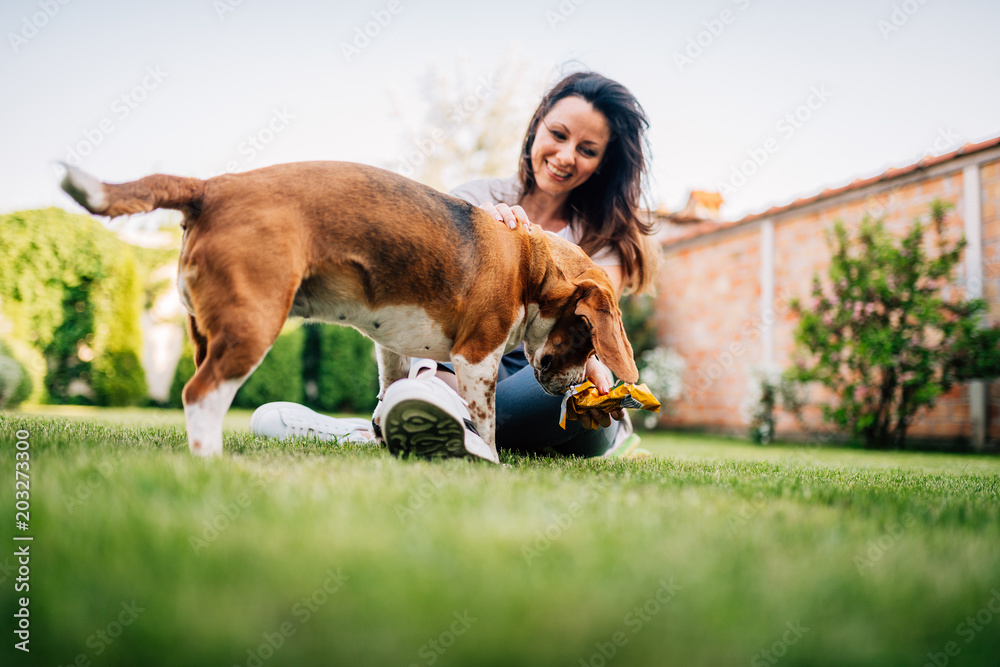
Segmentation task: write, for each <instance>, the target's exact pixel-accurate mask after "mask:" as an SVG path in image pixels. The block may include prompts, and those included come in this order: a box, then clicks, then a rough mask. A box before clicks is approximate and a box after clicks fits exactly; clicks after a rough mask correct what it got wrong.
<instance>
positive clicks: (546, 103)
mask: <svg viewBox="0 0 1000 667" xmlns="http://www.w3.org/2000/svg"><path fill="white" fill-rule="evenodd" d="M571 95H575V96H577V97H580V98H582V99H584V100H586V101H587V102H590V104H591V105H592V106H593V107H594V109H596V110H597V111H599V112H601V114H603V116H604V118H605V119H606V120H607V122H608V127H609V128H610V130H611V139H610V140H609V141H608V146H607V149H606V151H605V153H604V158H603V159H602V160H601V165H600V167H598V169H597V171H596V172H595V173H594V174H593V175H591V177H590V178H589V179H587V181H586V182H584V183H583V184H582V185H580V186H579V187H577V188H576V189H574V190H573V191H572V192H570V195H569V201H568V202H567V204H568V206H569V208H570V210H569V213H571V214H576V215H577V216H579V218H580V219H581V220H582V221H583V223H584V224H583V228H582V229H581V230H580V233H581V237H580V247H581V248H583V250H584V251H585V252H586V253H587V254H588V255H593V254H594V253H596V252H597V251H598V250H600V249H601V248H603V247H605V246H609V245H610V246H611V247H613V248H614V249H615V250H617V251H618V253H619V254H620V255H621V259H622V274H623V276H622V277H623V287H625V288H627V289H629V290H630V291H634V292H644V291H646V290H647V289H648V288H650V287H651V285H652V284H653V281H654V280H655V278H656V265H657V263H658V261H657V260H658V259H659V252H658V249H657V248H656V247H655V245H654V244H653V243H652V242H651V239H649V238H648V237H649V235H650V234H652V233H653V231H654V230H653V226H652V224H651V223H650V222H647V221H645V220H644V219H643V218H642V217H640V203H639V201H640V198H641V194H642V182H643V178H644V176H645V175H646V157H645V151H644V148H645V147H646V143H647V142H646V128H648V127H649V120H648V119H647V118H646V112H645V111H643V110H642V106H640V105H639V102H638V100H636V99H635V96H634V95H632V93H631V92H629V90H628V89H627V88H626V87H625V86H623V85H621V84H620V83H618V82H617V81H612V80H611V79H609V78H607V77H605V76H602V75H600V74H597V73H596V72H577V73H575V74H570V75H569V76H567V77H566V78H565V79H563V80H562V81H560V82H559V83H557V84H556V85H555V86H554V87H553V88H552V90H550V91H549V92H548V93H546V94H545V97H543V98H542V101H541V103H540V104H539V105H538V108H537V109H536V110H535V115H534V116H532V118H531V122H530V123H529V124H528V131H527V133H526V134H525V135H524V144H523V145H522V147H521V162H520V165H519V166H518V170H517V176H518V179H519V180H520V181H521V188H522V189H521V192H522V193H523V194H522V196H524V195H525V194H528V193H531V192H533V191H534V189H535V187H536V182H535V173H534V170H533V169H532V166H531V147H532V145H533V144H534V143H535V135H536V134H537V132H538V125H539V123H541V121H542V119H543V118H545V116H546V115H547V114H548V113H549V111H550V110H551V109H552V107H553V106H555V104H556V102H558V101H559V100H561V99H563V98H565V97H569V96H571ZM647 218H648V216H647Z"/></svg>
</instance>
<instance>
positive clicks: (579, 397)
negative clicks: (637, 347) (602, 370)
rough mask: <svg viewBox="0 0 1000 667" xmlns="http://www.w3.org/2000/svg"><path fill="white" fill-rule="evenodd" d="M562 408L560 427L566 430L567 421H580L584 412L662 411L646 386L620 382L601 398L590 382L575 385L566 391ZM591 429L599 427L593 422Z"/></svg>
mask: <svg viewBox="0 0 1000 667" xmlns="http://www.w3.org/2000/svg"><path fill="white" fill-rule="evenodd" d="M562 400H563V402H562V408H561V409H560V412H559V425H560V426H562V427H563V428H566V420H567V419H579V418H580V414H581V413H582V412H583V411H584V410H592V409H595V408H596V409H597V410H604V411H605V412H611V411H612V410H617V409H618V408H642V409H643V410H650V411H652V412H659V411H660V402H659V401H658V400H656V398H655V397H654V396H653V394H652V393H650V391H649V387H647V386H646V385H645V384H631V383H628V382H619V383H618V384H616V385H615V386H614V387H612V388H611V391H609V392H608V393H606V394H604V395H603V396H601V395H600V394H599V393H597V387H595V386H594V383H593V382H591V381H590V380H587V381H585V382H583V383H581V384H578V385H574V386H572V387H570V388H569V389H567V390H566V394H565V395H564V396H563V399H562ZM591 428H593V429H595V430H596V429H597V428H598V425H597V424H596V423H594V422H591Z"/></svg>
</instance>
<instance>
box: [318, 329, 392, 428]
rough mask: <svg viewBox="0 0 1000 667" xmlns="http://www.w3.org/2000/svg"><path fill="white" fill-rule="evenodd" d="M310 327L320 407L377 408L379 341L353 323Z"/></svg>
mask: <svg viewBox="0 0 1000 667" xmlns="http://www.w3.org/2000/svg"><path fill="white" fill-rule="evenodd" d="M308 329H309V331H310V334H311V335H312V336H314V340H315V341H316V354H317V358H316V364H315V369H316V376H315V382H316V391H317V395H316V399H315V405H316V407H317V408H318V409H320V410H324V411H326V412H359V413H369V412H371V411H373V410H374V409H375V405H376V403H378V364H377V363H376V361H375V344H374V343H373V342H372V341H371V340H370V339H368V338H365V337H364V336H362V335H361V334H360V333H358V332H357V331H355V330H354V329H351V328H350V327H341V326H336V325H321V326H311V327H309V328H308Z"/></svg>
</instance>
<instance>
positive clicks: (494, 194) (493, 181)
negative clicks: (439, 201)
mask: <svg viewBox="0 0 1000 667" xmlns="http://www.w3.org/2000/svg"><path fill="white" fill-rule="evenodd" d="M448 194H450V195H451V196H453V197H458V198H459V199H464V200H465V201H467V202H469V203H470V204H472V205H473V206H479V205H480V204H482V203H483V202H491V203H493V204H509V205H512V206H513V205H514V204H516V203H517V200H518V199H520V198H521V182H520V181H519V180H517V176H511V177H510V178H483V179H479V180H475V181H469V182H468V183H463V184H462V185H460V186H458V187H457V188H455V189H454V190H452V191H451V192H449V193H448ZM581 224H582V223H581V222H580V221H579V220H578V219H577V218H575V217H574V218H573V220H571V221H570V224H568V225H566V226H565V227H563V228H562V229H560V230H559V231H558V232H553V234H555V235H556V236H561V237H562V238H564V239H566V240H567V241H571V242H573V243H575V244H576V245H580V236H581V234H580V225H581ZM591 259H592V260H593V261H594V264H597V265H598V266H621V265H622V260H621V256H620V255H619V254H618V251H617V250H615V249H614V248H612V247H611V246H605V247H603V248H601V249H600V250H598V251H597V252H596V253H594V255H593V256H592V257H591Z"/></svg>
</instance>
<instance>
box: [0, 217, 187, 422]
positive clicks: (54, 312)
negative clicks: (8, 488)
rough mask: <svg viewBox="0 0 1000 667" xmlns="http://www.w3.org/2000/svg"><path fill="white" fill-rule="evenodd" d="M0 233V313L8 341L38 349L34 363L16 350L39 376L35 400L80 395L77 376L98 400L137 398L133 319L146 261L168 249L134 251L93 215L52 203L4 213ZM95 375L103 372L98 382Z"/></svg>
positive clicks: (141, 297) (141, 392)
mask: <svg viewBox="0 0 1000 667" xmlns="http://www.w3.org/2000/svg"><path fill="white" fill-rule="evenodd" d="M0 234H2V237H3V239H4V242H3V244H0V309H2V315H3V319H4V320H5V321H9V322H11V323H12V330H11V332H10V339H11V342H17V343H19V344H21V346H23V345H27V346H30V347H31V348H34V350H36V351H37V352H38V353H40V354H41V355H43V358H44V364H36V363H34V362H35V359H30V360H28V359H25V358H24V357H25V356H31V357H34V355H33V354H28V355H25V354H19V357H20V358H19V360H20V361H21V362H22V364H25V363H27V362H29V361H30V362H31V364H30V365H31V369H30V372H29V374H30V375H36V374H37V375H38V376H39V377H40V378H41V379H42V381H41V382H39V383H38V385H39V386H44V389H45V391H44V393H42V394H41V395H40V396H39V397H38V398H40V399H42V400H49V401H54V402H69V401H74V402H75V401H80V400H81V398H80V397H79V396H71V395H70V394H71V390H70V387H71V385H72V384H73V382H74V381H75V380H79V381H82V382H84V383H91V385H90V386H91V388H92V389H94V400H96V401H97V402H98V403H107V402H109V401H114V402H115V403H116V404H119V403H122V402H125V403H134V402H138V401H141V400H143V399H145V395H146V385H145V375H144V373H143V371H142V367H141V364H139V363H137V361H138V359H140V358H141V354H142V339H141V334H140V331H139V317H140V315H141V311H142V306H143V303H144V302H145V301H146V300H148V299H149V298H150V295H148V294H146V290H145V283H146V282H148V268H149V267H147V266H144V264H146V265H148V264H149V263H150V261H152V260H155V261H159V262H162V261H165V258H166V257H167V255H168V254H169V253H164V252H162V251H146V250H144V249H138V248H133V247H132V246H130V245H128V244H126V243H124V242H122V241H120V240H119V239H118V238H116V237H115V235H114V234H112V233H111V232H109V231H108V230H106V229H104V227H102V226H101V224H100V223H98V222H97V221H96V220H94V219H93V218H91V217H89V216H86V215H74V214H70V213H68V212H66V211H63V210H61V209H57V208H48V209H43V210H35V211H19V212H16V213H10V214H7V215H2V216H0ZM137 256H141V257H142V262H139V261H137V259H136V257H137ZM36 366H38V368H37V369H36ZM95 369H96V371H95ZM95 372H97V373H98V374H101V375H106V377H105V378H103V379H101V380H97V382H96V384H97V385H98V386H96V387H95V386H94V384H92V383H93V381H94V380H95V379H96V378H95V376H94V374H95Z"/></svg>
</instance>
